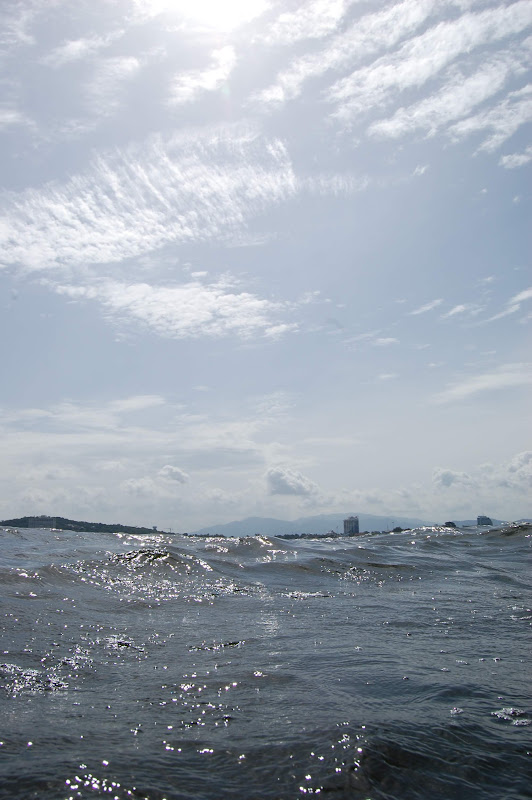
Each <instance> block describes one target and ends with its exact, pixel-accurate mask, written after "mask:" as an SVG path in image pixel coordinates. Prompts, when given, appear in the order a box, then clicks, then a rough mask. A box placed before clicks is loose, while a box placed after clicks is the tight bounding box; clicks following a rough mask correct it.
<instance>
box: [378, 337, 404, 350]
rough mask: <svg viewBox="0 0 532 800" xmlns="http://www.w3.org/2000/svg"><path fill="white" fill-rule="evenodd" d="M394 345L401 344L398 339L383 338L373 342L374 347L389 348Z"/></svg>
mask: <svg viewBox="0 0 532 800" xmlns="http://www.w3.org/2000/svg"><path fill="white" fill-rule="evenodd" d="M393 344H399V339H396V338H395V337H393V336H382V337H379V338H377V339H375V341H374V342H373V345H374V346H375V347H389V346H390V345H393Z"/></svg>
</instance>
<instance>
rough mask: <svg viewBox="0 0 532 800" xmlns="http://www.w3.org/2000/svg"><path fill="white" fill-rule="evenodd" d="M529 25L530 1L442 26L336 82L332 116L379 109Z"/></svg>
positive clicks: (332, 91)
mask: <svg viewBox="0 0 532 800" xmlns="http://www.w3.org/2000/svg"><path fill="white" fill-rule="evenodd" d="M531 20H532V15H531V7H530V3H529V0H520V1H518V2H516V3H512V4H511V5H510V6H505V7H498V8H494V9H488V10H486V11H481V12H479V13H476V14H474V13H469V14H463V15H462V16H460V17H459V18H458V19H455V20H450V21H445V22H440V23H439V24H438V25H435V26H433V27H431V28H429V29H428V30H427V31H425V32H424V33H422V34H421V35H420V36H418V37H416V38H414V39H411V40H409V41H407V42H406V43H405V44H404V45H402V46H401V47H400V48H399V50H398V51H396V52H394V53H393V54H391V55H389V56H383V57H381V58H380V59H378V60H377V61H375V62H374V63H372V64H370V65H369V66H367V67H363V68H361V69H359V70H357V71H355V72H353V73H352V74H351V75H349V76H347V77H345V78H342V79H341V80H339V81H337V82H336V83H335V84H334V85H333V86H332V87H331V89H330V90H329V91H328V92H327V96H328V99H329V100H330V101H331V102H334V103H337V104H338V109H337V111H336V112H335V114H334V116H335V117H337V118H338V119H342V120H349V119H351V118H353V117H355V116H359V115H360V114H363V113H366V112H367V111H368V109H371V108H377V107H380V106H383V105H385V104H387V103H388V102H389V100H390V99H392V97H394V96H395V95H396V93H397V92H398V91H403V90H405V89H407V88H418V87H420V86H422V85H423V84H425V83H426V82H427V81H428V80H429V79H431V78H433V77H434V76H436V75H437V74H438V73H439V72H441V70H442V69H443V68H444V67H446V66H448V65H449V64H450V63H451V62H452V61H454V60H455V59H456V58H457V57H458V56H461V55H464V54H468V53H471V51H473V50H474V49H475V48H477V47H480V46H485V45H487V44H490V43H493V42H496V41H499V40H501V39H504V38H506V37H508V36H510V35H512V34H513V35H515V34H518V33H520V32H522V31H523V30H525V29H526V28H527V27H528V26H529V25H530V23H531Z"/></svg>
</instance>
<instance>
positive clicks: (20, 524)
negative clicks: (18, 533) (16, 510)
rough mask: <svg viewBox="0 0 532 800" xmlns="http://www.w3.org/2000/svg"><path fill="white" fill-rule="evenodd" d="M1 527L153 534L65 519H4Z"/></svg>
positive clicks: (129, 528)
mask: <svg viewBox="0 0 532 800" xmlns="http://www.w3.org/2000/svg"><path fill="white" fill-rule="evenodd" d="M0 525H6V526H10V527H13V528H59V529H60V530H65V531H79V532H80V533H153V528H137V527H135V526H134V525H121V524H120V523H117V524H114V523H113V524H112V525H106V524H105V523H103V522H80V521H79V520H75V519H66V518H65V517H47V516H44V515H42V516H40V517H17V518H16V519H4V520H1V521H0Z"/></svg>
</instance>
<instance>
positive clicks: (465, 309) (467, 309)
mask: <svg viewBox="0 0 532 800" xmlns="http://www.w3.org/2000/svg"><path fill="white" fill-rule="evenodd" d="M480 311H482V307H481V306H478V305H476V304H475V303H459V304H458V305H456V306H453V307H452V308H451V309H450V311H447V312H446V313H445V314H442V316H441V318H442V319H449V318H450V317H456V316H457V314H478V313H480Z"/></svg>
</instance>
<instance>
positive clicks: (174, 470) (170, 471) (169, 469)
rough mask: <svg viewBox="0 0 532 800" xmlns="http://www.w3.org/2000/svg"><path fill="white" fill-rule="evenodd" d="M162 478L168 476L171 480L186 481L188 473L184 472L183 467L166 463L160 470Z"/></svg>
mask: <svg viewBox="0 0 532 800" xmlns="http://www.w3.org/2000/svg"><path fill="white" fill-rule="evenodd" d="M158 474H159V475H160V476H161V478H166V479H167V480H170V481H176V482H177V483H186V482H187V481H188V475H187V473H186V472H183V470H182V469H179V467H174V466H172V464H166V465H165V466H164V467H162V468H161V469H160V470H159V473H158Z"/></svg>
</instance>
